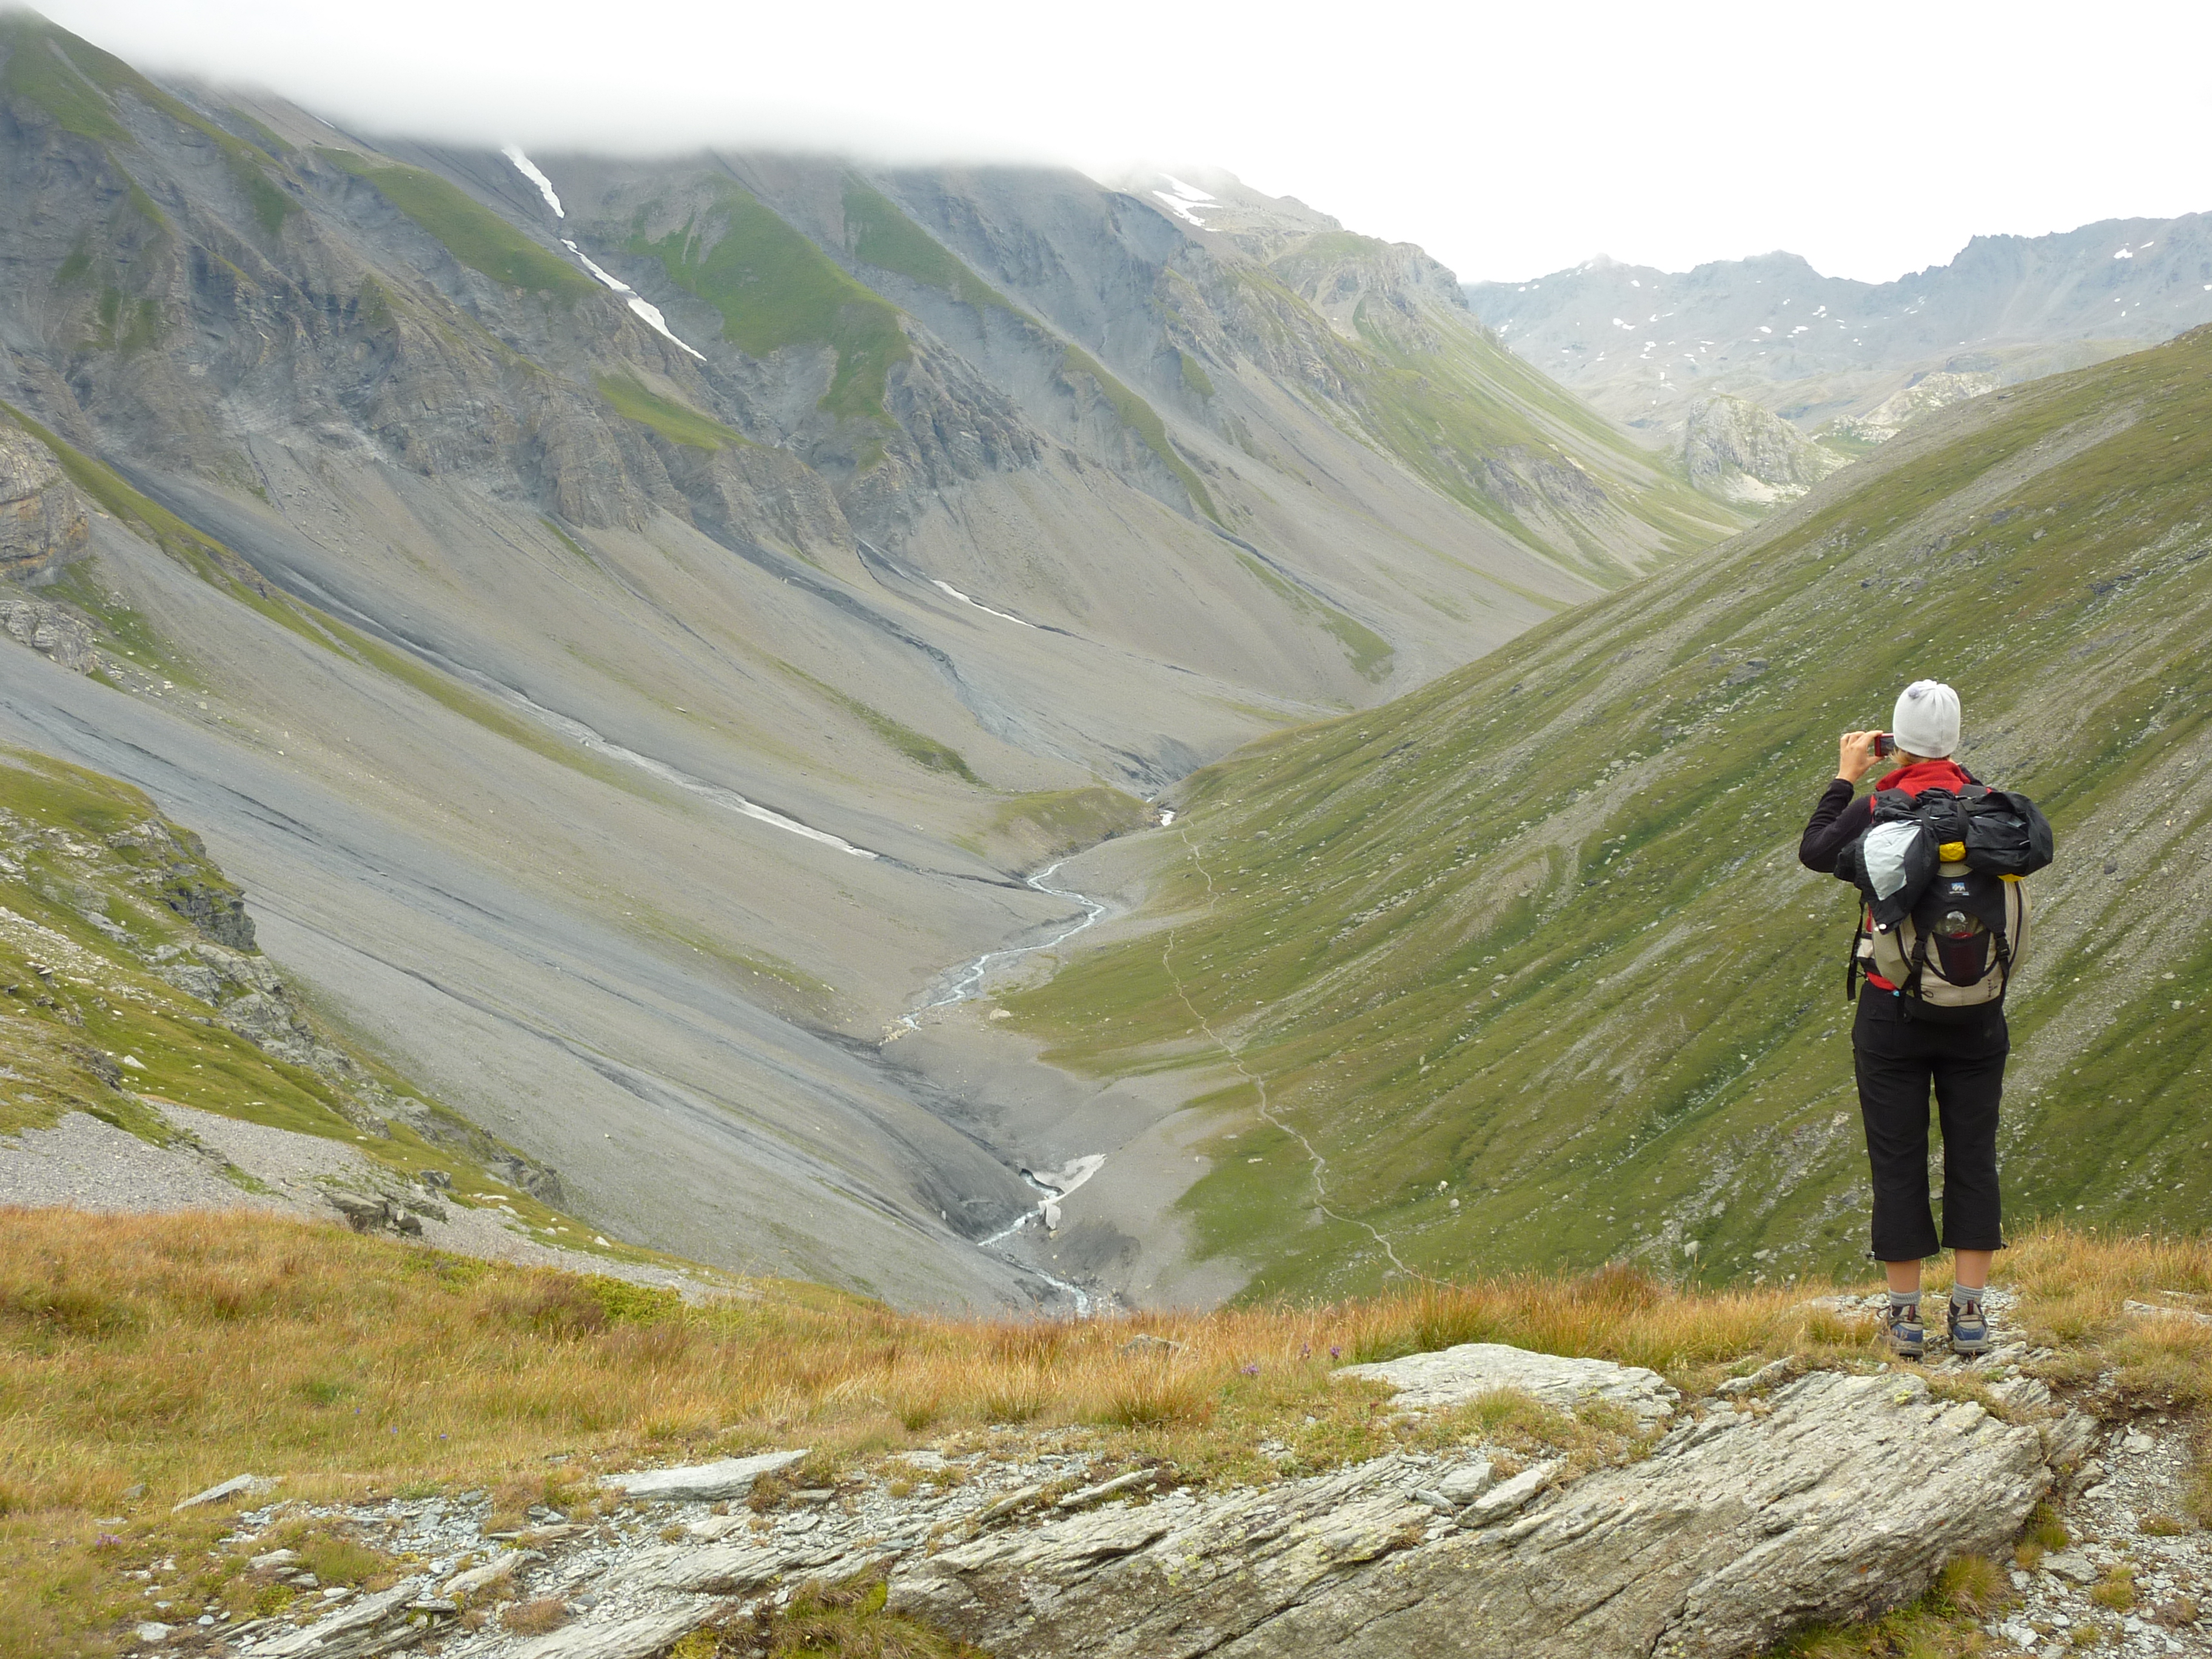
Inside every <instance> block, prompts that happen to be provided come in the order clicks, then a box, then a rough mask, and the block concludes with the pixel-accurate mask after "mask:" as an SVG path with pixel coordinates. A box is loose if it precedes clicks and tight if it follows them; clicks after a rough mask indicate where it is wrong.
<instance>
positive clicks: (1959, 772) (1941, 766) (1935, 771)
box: [1874, 760, 1974, 795]
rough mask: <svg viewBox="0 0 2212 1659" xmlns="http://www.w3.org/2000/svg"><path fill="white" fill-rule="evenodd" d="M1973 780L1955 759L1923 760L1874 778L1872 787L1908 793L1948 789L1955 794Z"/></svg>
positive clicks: (1915, 793)
mask: <svg viewBox="0 0 2212 1659" xmlns="http://www.w3.org/2000/svg"><path fill="white" fill-rule="evenodd" d="M1972 781H1974V780H1973V778H1972V776H1971V775H1969V774H1968V773H1967V771H1966V768H1965V767H1963V766H1960V764H1959V763H1957V762H1956V761H1953V760H1924V761H1915V762H1913V763H1912V764H1911V765H1910V766H1900V767H1899V768H1898V769H1897V770H1896V771H1894V772H1892V773H1891V774H1890V775H1888V776H1887V777H1886V778H1878V779H1876V780H1875V786H1874V787H1875V788H1877V789H1902V790H1903V791H1905V793H1906V794H1908V795H1917V794H1918V793H1920V792H1921V791H1922V790H1923V789H1948V790H1950V791H1951V792H1952V793H1954V794H1956V793H1958V792H1959V791H1960V790H1961V789H1963V788H1965V787H1966V786H1967V785H1968V784H1970V783H1972Z"/></svg>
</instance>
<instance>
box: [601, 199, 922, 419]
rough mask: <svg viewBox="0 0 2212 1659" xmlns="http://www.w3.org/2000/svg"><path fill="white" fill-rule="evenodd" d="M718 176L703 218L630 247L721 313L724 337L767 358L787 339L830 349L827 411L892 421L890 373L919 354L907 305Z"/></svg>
mask: <svg viewBox="0 0 2212 1659" xmlns="http://www.w3.org/2000/svg"><path fill="white" fill-rule="evenodd" d="M712 182H713V185H714V204H713V205H712V207H711V208H710V209H709V210H708V211H707V212H706V213H705V214H704V215H703V216H700V217H696V218H694V219H693V220H691V221H690V222H689V223H688V224H687V225H686V226H685V227H684V229H682V230H679V231H671V232H670V233H669V234H667V235H665V236H664V237H662V238H661V239H660V240H658V241H648V240H647V239H646V238H645V237H644V235H643V234H638V235H636V236H635V237H633V238H632V239H631V243H630V252H633V253H638V254H644V255H649V256H651V257H653V258H657V259H659V261H660V262H661V264H663V265H664V266H665V267H666V269H667V271H668V274H669V276H670V277H671V279H673V280H674V282H675V283H677V285H678V287H680V288H683V289H686V290H687V291H689V292H690V293H692V294H696V295H698V296H699V297H700V298H701V299H702V300H704V301H707V303H708V304H709V305H711V306H713V307H714V309H715V310H717V311H719V312H720V313H722V337H723V338H724V339H726V340H727V341H729V342H730V343H732V345H735V346H736V347H737V348H738V349H739V350H741V351H744V352H746V353H748V354H750V356H755V357H765V356H769V354H770V353H771V352H775V351H779V350H781V349H783V348H784V347H786V346H792V345H808V344H819V345H827V346H829V347H830V348H831V349H834V350H835V351H836V354H837V368H836V373H835V374H833V375H832V376H831V378H830V381H829V390H828V391H827V392H823V395H822V401H821V408H822V410H823V412H824V413H826V414H829V415H833V416H836V417H837V418H839V419H840V420H870V421H878V422H889V421H890V416H889V415H888V414H887V413H886V412H885V411H884V380H885V378H886V377H887V376H888V375H889V374H890V370H891V365H892V364H894V363H898V362H904V361H905V360H906V359H907V358H908V356H911V355H912V352H913V348H912V347H910V346H909V345H908V343H907V339H906V333H905V331H904V329H903V328H902V327H901V325H900V323H899V313H898V309H897V307H895V306H893V305H891V304H890V302H889V301H885V300H884V299H882V298H881V297H879V296H878V295H875V294H873V293H872V292H870V291H869V290H868V289H866V288H863V287H862V286H861V285H860V283H856V282H854V280H853V279H852V278H851V277H850V276H847V275H846V274H845V273H844V271H843V270H841V269H840V268H839V267H838V265H837V263H836V260H834V259H832V258H829V255H828V254H826V253H824V252H822V250H821V249H820V248H818V247H817V246H814V244H813V243H811V242H810V241H808V240H806V238H805V236H803V235H801V234H799V232H798V231H796V230H794V229H793V228H792V227H791V226H789V225H788V224H786V223H785V222H783V220H782V219H781V218H779V217H778V216H776V215H775V213H774V212H773V211H772V210H769V208H768V207H766V206H764V205H763V204H762V203H760V202H759V201H758V200H757V199H756V198H755V197H753V195H752V193H751V192H750V191H747V190H745V189H744V188H743V187H742V186H740V185H735V184H732V183H731V182H730V181H729V180H728V179H715V180H714V181H712Z"/></svg>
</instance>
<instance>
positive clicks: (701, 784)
mask: <svg viewBox="0 0 2212 1659" xmlns="http://www.w3.org/2000/svg"><path fill="white" fill-rule="evenodd" d="M489 683H490V684H497V683H496V682H489ZM499 690H500V691H501V695H502V696H507V697H509V698H512V699H513V701H514V702H518V703H520V705H521V706H522V707H523V708H526V709H528V710H529V711H530V712H531V713H532V714H535V715H536V716H537V717H538V719H539V720H544V722H545V723H546V724H547V725H548V726H551V727H553V728H554V730H556V732H560V733H562V735H563V736H564V737H568V738H574V740H575V741H576V742H578V743H580V744H582V745H583V746H584V747H585V748H586V749H588V750H592V752H593V753H594V754H599V755H605V756H606V757H608V758H609V759H610V760H618V761H621V762H623V763H625V764H628V765H630V766H635V768H637V769H638V770H639V771H641V772H646V773H650V774H651V775H653V776H654V777H656V778H659V780H660V781H662V782H663V783H672V784H674V785H675V786H676V787H678V788H679V789H683V790H687V791H689V792H690V793H692V794H695V795H698V796H701V797H702V798H703V799H707V800H710V801H712V802H714V805H717V806H720V807H721V808H723V809H724V810H726V811H732V812H735V813H738V815H740V816H741V817H749V818H751V819H753V820H754V821H755V822H757V823H767V824H773V825H774V826H775V828H776V829H781V830H784V831H786V832H787V833H788V834H791V835H794V836H805V837H806V839H807V840H809V841H818V842H821V843H822V844H823V846H825V847H834V848H836V849H837V850H838V851H839V852H841V853H850V854H852V855H853V856H854V858H860V859H879V858H881V857H882V856H883V854H881V853H872V852H870V851H869V850H868V849H867V848H865V847H855V846H854V845H853V843H852V842H849V841H847V840H845V839H844V838H843V837H842V836H833V835H831V834H830V833H829V831H828V830H827V829H816V828H815V827H814V826H813V825H812V824H810V823H800V822H799V820H798V819H797V818H792V817H785V816H784V815H783V814H782V813H781V812H779V811H775V809H774V808H773V807H769V806H763V805H761V804H760V803H759V802H758V801H756V800H748V799H745V797H744V796H743V795H741V794H739V793H738V792H737V791H736V790H734V789H726V788H724V787H722V786H721V785H720V784H719V783H709V782H708V781H706V780H705V779H704V778H695V777H693V776H692V775H691V774H690V773H689V772H686V771H684V770H683V769H680V768H678V767H674V766H671V765H670V764H669V763H667V762H666V761H660V760H655V759H654V758H653V757H652V756H650V755H641V754H639V753H638V752H637V750H635V749H625V748H623V745H622V744H618V743H616V742H614V741H613V740H612V739H611V738H605V737H602V736H601V735H600V734H599V732H595V731H593V730H592V728H591V727H590V726H586V725H585V724H584V723H583V721H581V720H571V719H570V718H569V717H568V715H566V714H556V713H555V712H554V711H553V710H552V709H550V708H546V707H545V705H544V704H543V703H540V702H532V701H531V700H530V699H529V698H528V697H526V696H524V695H523V694H522V693H521V692H520V691H517V690H514V689H513V687H511V686H500V687H499ZM1046 873H1047V874H1050V873H1051V872H1049V871H1048V872H1046ZM1101 908H1102V909H1103V908H1104V907H1103V906H1102V907H1101Z"/></svg>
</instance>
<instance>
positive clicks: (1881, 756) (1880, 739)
mask: <svg viewBox="0 0 2212 1659" xmlns="http://www.w3.org/2000/svg"><path fill="white" fill-rule="evenodd" d="M1896 752H1897V738H1896V736H1895V734H1893V733H1892V732H1875V734H1874V753H1875V759H1876V760H1887V759H1888V758H1889V757H1891V756H1892V755H1894V754H1895V753H1896Z"/></svg>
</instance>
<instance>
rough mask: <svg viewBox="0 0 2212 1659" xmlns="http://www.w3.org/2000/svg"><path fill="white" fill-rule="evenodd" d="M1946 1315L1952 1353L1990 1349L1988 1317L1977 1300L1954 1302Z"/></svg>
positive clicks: (1985, 1351) (1977, 1351)
mask: <svg viewBox="0 0 2212 1659" xmlns="http://www.w3.org/2000/svg"><path fill="white" fill-rule="evenodd" d="M1949 1319H1950V1324H1951V1352H1953V1353H1987V1352H1989V1351H1990V1319H1989V1316H1988V1315H1987V1314H1985V1313H1984V1312H1983V1311H1982V1304H1980V1303H1979V1302H1963V1303H1962V1302H1954V1303H1952V1304H1951V1308H1950V1313H1949Z"/></svg>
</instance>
